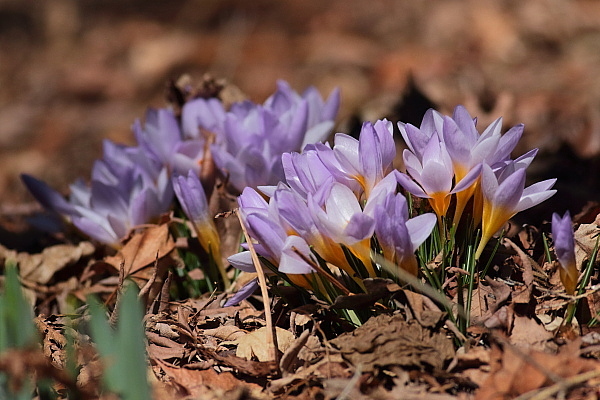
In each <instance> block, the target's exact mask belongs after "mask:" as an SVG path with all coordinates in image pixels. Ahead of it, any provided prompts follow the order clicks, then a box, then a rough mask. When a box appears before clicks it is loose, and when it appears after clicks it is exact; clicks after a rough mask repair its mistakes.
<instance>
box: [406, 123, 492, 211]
mask: <svg viewBox="0 0 600 400" xmlns="http://www.w3.org/2000/svg"><path fill="white" fill-rule="evenodd" d="M402 156H403V159H404V166H405V167H406V171H407V172H408V174H409V175H410V177H409V176H408V175H406V174H400V175H399V176H398V179H399V182H400V184H401V185H402V186H403V187H404V189H406V190H407V191H408V192H410V193H412V194H413V195H415V196H417V197H422V198H426V199H429V203H430V204H431V207H432V208H433V210H434V211H435V213H436V214H437V215H438V218H442V217H444V216H445V215H446V213H447V212H448V207H449V206H450V195H451V194H453V193H456V192H460V191H461V190H464V189H466V188H468V187H469V186H471V185H472V184H473V182H475V180H476V179H477V177H478V176H479V173H480V171H481V165H479V166H476V167H475V168H473V169H471V170H470V171H469V173H468V174H467V175H466V176H465V177H463V179H461V180H460V181H458V182H457V183H456V185H454V184H453V179H454V166H453V164H452V159H451V158H450V155H449V154H448V151H447V149H446V145H445V144H444V142H442V141H440V139H439V137H438V136H437V135H432V136H431V138H430V139H429V142H428V143H427V145H426V146H425V147H424V148H423V154H422V157H421V159H419V157H418V156H417V155H415V154H414V153H413V152H411V151H410V150H408V149H406V150H404V152H403V154H402ZM411 178H412V179H411Z"/></svg>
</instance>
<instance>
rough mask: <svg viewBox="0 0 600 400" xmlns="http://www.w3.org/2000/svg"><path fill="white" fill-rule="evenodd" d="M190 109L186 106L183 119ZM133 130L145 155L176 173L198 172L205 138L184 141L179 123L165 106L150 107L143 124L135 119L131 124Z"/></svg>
mask: <svg viewBox="0 0 600 400" xmlns="http://www.w3.org/2000/svg"><path fill="white" fill-rule="evenodd" d="M189 111H190V109H189V108H185V107H184V110H183V111H182V118H185V117H186V113H188V112H189ZM132 130H133V133H134V135H135V138H136V139H137V142H138V144H139V146H140V147H141V148H143V149H144V150H145V151H146V154H147V156H148V157H153V158H155V159H156V160H157V161H158V162H159V163H160V164H162V165H164V166H166V167H167V168H168V170H169V171H170V172H172V173H175V174H179V175H181V174H183V175H185V174H187V172H188V171H190V170H191V171H194V172H195V173H196V174H199V173H200V165H201V162H202V156H203V155H204V144H205V143H204V142H205V141H204V140H203V139H202V140H201V139H192V140H183V134H182V132H181V129H180V127H179V123H178V122H177V119H176V118H175V115H173V112H172V111H171V110H168V109H164V108H163V109H158V110H155V109H149V110H148V111H147V112H146V120H145V123H144V125H143V126H142V123H141V122H140V121H139V120H138V121H136V122H135V123H134V124H133V127H132Z"/></svg>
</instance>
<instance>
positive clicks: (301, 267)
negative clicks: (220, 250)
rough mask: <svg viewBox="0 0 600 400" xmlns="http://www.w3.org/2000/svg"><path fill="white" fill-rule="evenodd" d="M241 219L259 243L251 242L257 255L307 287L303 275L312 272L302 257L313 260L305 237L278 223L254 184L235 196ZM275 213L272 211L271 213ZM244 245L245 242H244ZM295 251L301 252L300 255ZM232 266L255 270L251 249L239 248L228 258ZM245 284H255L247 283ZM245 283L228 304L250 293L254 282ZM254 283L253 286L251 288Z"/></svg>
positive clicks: (250, 270) (236, 301)
mask: <svg viewBox="0 0 600 400" xmlns="http://www.w3.org/2000/svg"><path fill="white" fill-rule="evenodd" d="M238 204H239V205H240V213H241V216H242V220H243V221H244V224H245V225H246V227H247V229H248V233H249V234H250V236H251V237H252V238H253V239H255V240H257V241H258V243H255V244H254V245H253V247H254V249H255V251H256V252H257V254H258V255H260V256H262V257H264V258H265V259H266V260H268V261H269V262H270V263H271V264H272V265H274V266H276V267H277V268H278V270H279V271H280V272H283V273H285V274H288V275H289V278H290V280H291V281H292V282H294V283H296V284H298V285H300V286H304V287H310V285H308V281H307V280H306V278H304V277H303V276H299V275H304V274H309V273H312V272H314V270H313V269H312V267H311V266H310V265H309V264H308V263H307V262H306V261H305V259H309V260H313V261H315V258H314V256H313V254H312V252H311V250H310V248H309V246H308V244H307V243H306V241H305V240H304V239H303V238H301V237H299V236H296V235H293V234H290V233H289V232H287V231H286V230H285V228H284V227H283V225H282V224H281V223H279V221H280V219H279V217H278V216H277V215H276V210H275V208H274V207H272V206H270V205H269V204H268V203H267V202H266V201H265V200H264V199H263V198H262V196H260V195H259V194H258V192H256V190H254V189H253V188H250V187H247V188H245V189H244V191H243V193H242V194H241V195H240V196H239V198H238ZM274 213H275V214H274ZM243 246H244V247H246V248H247V245H243ZM298 252H299V253H300V254H302V255H303V256H304V257H305V259H303V258H302V257H301V256H300V255H298ZM227 260H228V261H229V262H230V263H231V265H233V266H234V267H236V268H238V269H240V270H242V271H245V272H256V269H255V266H254V263H253V261H252V256H251V253H250V251H242V252H240V253H237V254H234V255H232V256H230V257H229V258H228V259H227ZM248 285H256V284H255V283H254V284H250V283H249V284H248ZM248 285H246V286H245V287H244V288H243V289H242V291H240V292H242V293H240V292H238V293H237V294H236V296H234V297H233V298H232V299H231V300H229V301H228V302H227V305H232V304H237V303H239V302H240V301H241V300H243V299H245V298H246V297H248V296H250V295H251V294H252V293H253V291H254V289H255V286H248ZM253 287H254V289H253Z"/></svg>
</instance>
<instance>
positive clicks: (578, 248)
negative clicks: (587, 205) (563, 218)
mask: <svg viewBox="0 0 600 400" xmlns="http://www.w3.org/2000/svg"><path fill="white" fill-rule="evenodd" d="M598 217H600V214H599V215H598V216H597V217H596V220H597V221H598V219H599V218H598ZM598 234H600V230H599V229H598V225H597V224H596V223H593V224H581V225H579V228H577V230H576V231H575V233H574V237H575V259H576V264H577V266H578V267H579V268H582V266H583V264H584V263H585V261H586V260H588V259H589V258H590V255H591V254H592V252H593V251H594V247H595V246H596V241H597V240H598ZM596 262H598V261H596Z"/></svg>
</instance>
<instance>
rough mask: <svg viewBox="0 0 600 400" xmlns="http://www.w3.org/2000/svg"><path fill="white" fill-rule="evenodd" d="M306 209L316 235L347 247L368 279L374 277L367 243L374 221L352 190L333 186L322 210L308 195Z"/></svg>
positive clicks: (368, 242) (337, 184) (335, 184)
mask: <svg viewBox="0 0 600 400" xmlns="http://www.w3.org/2000/svg"><path fill="white" fill-rule="evenodd" d="M307 205H308V210H309V213H310V216H311V217H312V219H313V221H314V223H315V226H316V227H317V229H318V230H319V232H320V233H321V234H322V235H323V236H325V237H327V238H329V239H330V240H331V241H332V242H334V243H338V244H343V245H345V246H346V247H348V248H349V249H350V251H352V252H353V253H354V255H356V256H357V257H358V259H359V260H361V261H362V263H363V264H364V266H365V268H366V269H367V271H368V273H369V275H370V276H371V277H374V276H375V271H374V269H373V266H372V265H371V254H370V239H371V236H373V231H374V228H375V221H374V219H373V218H372V217H371V216H369V215H367V214H366V213H364V212H363V210H362V209H361V207H360V204H359V202H358V199H357V198H356V196H355V195H354V193H353V192H352V190H350V188H348V187H347V186H344V185H343V184H341V183H338V182H334V183H332V184H331V187H330V188H329V190H328V194H327V196H326V198H325V204H324V206H323V207H321V205H320V204H318V203H317V202H316V201H314V200H313V199H312V196H310V195H309V196H308V199H307Z"/></svg>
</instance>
